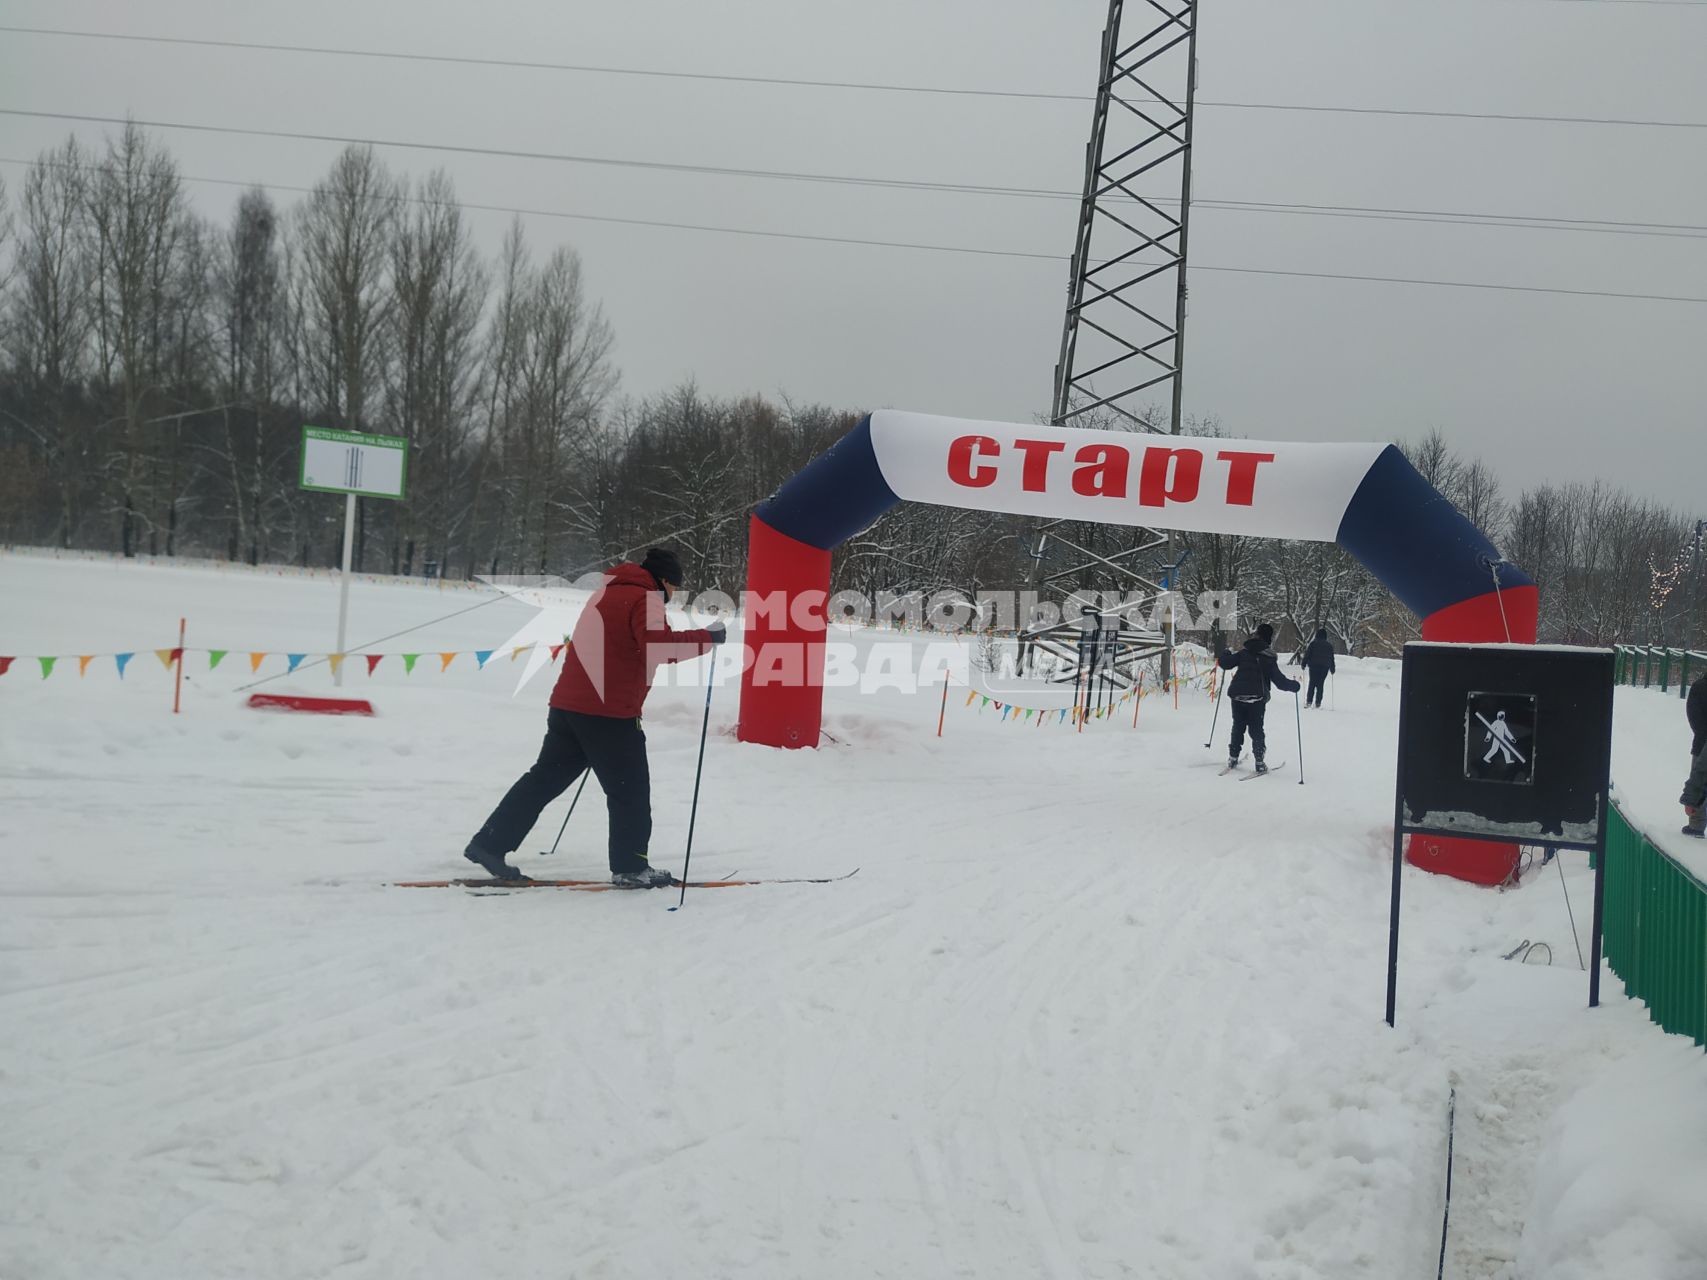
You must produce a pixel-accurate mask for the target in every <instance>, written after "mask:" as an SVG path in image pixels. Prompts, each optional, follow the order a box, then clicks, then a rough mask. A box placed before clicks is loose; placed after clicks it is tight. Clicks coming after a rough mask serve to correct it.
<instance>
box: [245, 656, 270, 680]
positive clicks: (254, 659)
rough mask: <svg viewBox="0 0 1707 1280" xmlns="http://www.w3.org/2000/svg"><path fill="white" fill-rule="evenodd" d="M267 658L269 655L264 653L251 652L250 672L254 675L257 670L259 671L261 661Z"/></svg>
mask: <svg viewBox="0 0 1707 1280" xmlns="http://www.w3.org/2000/svg"><path fill="white" fill-rule="evenodd" d="M266 658H267V655H266V654H264V653H251V654H250V655H249V674H250V675H254V674H255V672H257V671H259V670H260V669H261V663H263V662H264V661H266Z"/></svg>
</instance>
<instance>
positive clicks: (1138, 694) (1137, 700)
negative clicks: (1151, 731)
mask: <svg viewBox="0 0 1707 1280" xmlns="http://www.w3.org/2000/svg"><path fill="white" fill-rule="evenodd" d="M1143 705H1144V673H1143V672H1142V671H1140V672H1139V673H1138V683H1137V684H1135V685H1133V686H1132V727H1133V728H1134V729H1136V728H1137V727H1138V708H1139V707H1141V706H1143Z"/></svg>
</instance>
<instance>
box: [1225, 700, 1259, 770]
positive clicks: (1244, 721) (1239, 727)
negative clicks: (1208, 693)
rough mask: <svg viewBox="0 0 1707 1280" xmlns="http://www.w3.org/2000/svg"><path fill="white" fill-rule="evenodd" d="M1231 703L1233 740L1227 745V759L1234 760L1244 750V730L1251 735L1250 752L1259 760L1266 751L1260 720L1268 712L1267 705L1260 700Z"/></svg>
mask: <svg viewBox="0 0 1707 1280" xmlns="http://www.w3.org/2000/svg"><path fill="white" fill-rule="evenodd" d="M1232 702H1233V740H1232V741H1231V742H1229V743H1228V744H1227V758H1228V759H1229V760H1231V759H1236V758H1237V757H1238V756H1239V755H1240V754H1241V753H1243V751H1244V749H1245V730H1247V729H1249V730H1250V733H1251V751H1252V753H1253V754H1254V755H1255V756H1256V758H1257V759H1258V760H1261V759H1262V758H1263V756H1264V754H1266V752H1267V750H1268V740H1267V738H1266V737H1264V735H1263V728H1262V718H1263V715H1264V713H1265V712H1267V710H1268V703H1266V702H1264V701H1262V700H1261V699H1260V698H1259V699H1258V700H1257V701H1255V702H1244V701H1241V700H1240V699H1238V698H1234V699H1233V700H1232Z"/></svg>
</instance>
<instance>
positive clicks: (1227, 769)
mask: <svg viewBox="0 0 1707 1280" xmlns="http://www.w3.org/2000/svg"><path fill="white" fill-rule="evenodd" d="M1285 767H1286V761H1284V760H1276V761H1275V762H1274V763H1273V764H1271V765H1269V767H1268V769H1267V770H1266V771H1265V772H1263V773H1258V772H1256V770H1254V769H1253V770H1251V771H1250V772H1249V773H1246V774H1243V775H1242V776H1241V777H1240V778H1239V781H1240V782H1249V781H1250V780H1251V779H1252V778H1266V777H1268V775H1269V774H1271V773H1279V772H1280V771H1281V770H1282V769H1284V768H1285ZM1238 771H1239V766H1238V765H1237V764H1229V765H1224V766H1223V767H1222V769H1221V772H1220V773H1218V774H1216V775H1215V776H1216V777H1218V778H1225V777H1226V776H1227V775H1228V774H1229V773H1237V772H1238Z"/></svg>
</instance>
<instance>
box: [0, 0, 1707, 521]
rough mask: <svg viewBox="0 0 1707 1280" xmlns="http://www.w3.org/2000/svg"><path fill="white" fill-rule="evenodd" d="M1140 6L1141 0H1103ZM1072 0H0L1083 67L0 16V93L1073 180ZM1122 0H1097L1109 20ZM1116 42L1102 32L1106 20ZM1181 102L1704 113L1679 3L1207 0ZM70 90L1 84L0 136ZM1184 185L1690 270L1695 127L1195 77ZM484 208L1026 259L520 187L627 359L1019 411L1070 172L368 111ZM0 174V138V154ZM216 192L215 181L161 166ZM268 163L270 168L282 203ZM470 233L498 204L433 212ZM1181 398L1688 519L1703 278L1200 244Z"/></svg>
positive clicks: (731, 388) (1308, 246)
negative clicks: (1603, 492)
mask: <svg viewBox="0 0 1707 1280" xmlns="http://www.w3.org/2000/svg"><path fill="white" fill-rule="evenodd" d="M1128 7H1129V10H1131V12H1132V13H1133V14H1136V13H1137V12H1138V11H1139V9H1140V6H1139V5H1138V4H1136V3H1133V4H1131V5H1129V6H1128ZM1106 13H1107V5H1106V3H1103V2H1101V0H1052V2H1051V3H1049V4H1039V3H1037V2H1036V0H976V3H974V2H972V0H862V2H861V3H859V4H849V3H837V4H826V3H802V2H801V0H732V2H728V3H718V4H709V3H706V2H705V0H649V3H645V4H630V3H611V2H608V0H606V2H602V3H597V4H594V3H580V2H577V0H570V2H568V3H559V4H542V3H539V2H538V0H529V2H527V3H522V2H521V0H483V2H482V3H479V4H472V3H453V2H451V0H367V2H362V0H338V2H328V0H296V2H295V3H293V4H291V5H277V4H268V5H258V4H250V3H239V2H235V0H221V2H217V3H216V2H213V0H170V3H164V2H162V3H155V4H150V5H137V4H126V3H121V2H119V0H88V2H85V0H0V24H6V25H12V26H40V27H56V28H72V29H78V30H84V31H106V32H127V33H133V34H147V35H167V36H191V37H199V38H205V39H221V40H239V41H258V42H267V43H284V44H309V45H317V46H338V47H343V48H353V49H375V50H386V51H393V52H410V53H427V54H451V55H460V56H478V57H488V58H504V59H524V60H538V61H550V62H562V63H578V64H590V65H597V66H612V67H629V68H639V69H648V70H662V71H690V72H712V73H721V74H730V75H744V76H768V77H797V78H805V79H813V80H844V81H861V82H879V83H888V84H909V85H928V86H937V87H945V88H959V89H979V90H1009V91H1013V90H1018V91H1030V92H1039V93H1058V94H1083V95H1087V100H1083V101H1040V100H1027V99H1003V98H996V97H988V96H945V95H934V94H929V95H927V94H912V93H881V92H873V91H866V90H855V89H830V88H817V87H803V86H786V87H785V86H764V85H754V84H729V83H710V82H705V81H694V80H667V79H658V78H653V77H636V76H618V75H604V74H589V73H567V72H561V71H533V70H518V69H514V68H508V69H493V68H480V67H469V66H446V65H435V64H431V63H422V62H401V61H391V60H376V59H363V58H347V57H331V56H326V55H314V54H310V55H305V54H297V53H283V52H268V51H232V50H216V49H194V48H182V47H172V46H164V45H147V44H134V43H117V42H107V41H95V40H85V39H68V38H64V37H49V36H37V35H22V34H15V33H9V32H0V107H4V108H10V109H22V110H31V111H42V112H61V113H74V114H85V115H96V116H123V115H124V114H126V113H127V112H128V113H130V114H132V115H134V116H136V117H137V118H139V119H143V120H158V121H172V122H178V123H185V124H201V125H226V126H243V127H250V128H259V129H275V130H289V131H297V132H319V133H329V134H338V135H349V136H359V137H364V138H374V139H390V140H395V141H407V142H417V143H439V144H453V145H457V146H470V147H496V148H504V149H510V150H524V151H536V152H553V153H574V154H579V155H586V156H605V157H614V158H631V159H641V160H655V161H667V162H681V163H691V164H705V165H717V166H727V167H733V168H743V169H770V170H789V171H804V172H813V173H831V174H844V175H853V176H860V177H875V178H899V179H913V180H925V181H945V182H954V183H976V184H984V185H1001V186H1018V187H1030V188H1043V189H1051V190H1059V191H1072V192H1076V191H1077V190H1078V188H1079V186H1080V184H1081V182H1082V176H1083V175H1082V168H1083V155H1084V146H1085V141H1086V137H1087V134H1088V128H1089V124H1090V115H1091V109H1090V103H1089V101H1088V95H1089V94H1090V93H1091V92H1092V90H1093V89H1094V83H1095V73H1096V67H1097V59H1098V42H1099V38H1100V33H1101V30H1102V25H1103V21H1104V18H1105V16H1106ZM1132 21H1133V19H1132V18H1130V17H1129V20H1128V25H1129V28H1130V26H1131V23H1132ZM1129 38H1130V37H1129ZM1199 63H1200V67H1201V78H1200V83H1199V95H1200V97H1201V98H1203V99H1205V100H1209V101H1221V102H1234V101H1236V102H1249V103H1295V104H1311V105H1327V106H1356V107H1389V108H1404V109H1411V110H1428V111H1466V112H1485V113H1515V114H1546V115H1568V116H1594V117H1619V118H1633V119H1642V120H1663V121H1691V122H1696V123H1707V3H1703V4H1665V3H1620V2H1617V0H1285V2H1284V3H1282V2H1280V0H1205V3H1204V4H1203V6H1202V17H1201V34H1200V38H1199ZM73 127H75V128H77V129H78V130H79V132H80V133H81V134H82V135H83V136H84V137H85V138H86V139H93V138H95V137H96V136H97V135H98V133H99V132H100V127H99V126H93V125H78V126H73V125H72V124H70V123H68V122H64V121H54V120H40V119H27V118H20V117H16V116H0V156H4V157H6V158H8V159H11V160H17V159H28V158H29V157H32V156H34V155H35V154H36V153H37V152H38V151H39V150H40V149H41V148H43V147H45V146H48V145H50V144H52V143H54V142H56V141H57V140H58V139H60V138H61V137H63V136H64V134H65V133H66V132H68V131H69V130H70V129H72V128H73ZM158 136H159V137H160V138H161V139H163V140H164V141H165V142H166V144H167V145H168V146H169V148H170V149H171V151H172V152H173V153H174V154H175V155H176V157H177V158H178V160H179V162H180V164H181V167H182V170H183V172H184V173H185V174H186V175H188V176H190V177H194V178H217V179H226V180H232V181H255V182H261V183H263V184H267V185H272V186H308V185H310V184H312V183H313V182H314V181H315V180H316V179H317V178H318V177H320V176H321V175H322V174H323V173H324V172H325V170H326V168H327V166H328V164H329V163H330V161H331V160H332V158H333V156H334V155H335V154H336V153H337V151H338V150H339V147H338V145H337V144H335V143H317V142H305V141H296V140H264V139H255V138H240V137H231V136H223V135H220V134H217V133H192V132H179V131H175V130H162V131H159V133H158ZM1196 144H1197V160H1196V168H1195V186H1196V190H1197V193H1198V195H1199V196H1201V197H1202V198H1204V199H1205V200H1240V201H1275V202H1286V203H1297V204H1316V205H1341V206H1373V207H1380V208H1389V209H1411V210H1448V211H1456V212H1465V213H1481V214H1499V215H1516V216H1543V217H1550V218H1569V219H1599V220H1613V221H1620V222H1643V223H1664V224H1677V225H1680V226H1683V227H1694V228H1697V230H1695V231H1693V232H1690V231H1685V232H1682V233H1675V232H1674V233H1673V234H1671V235H1668V236H1653V235H1648V236H1641V235H1627V234H1604V233H1587V232H1580V231H1564V230H1540V229H1511V228H1506V227H1489V226H1446V225H1439V224H1436V223H1428V222H1412V221H1373V220H1351V219H1346V218H1337V217H1321V216H1302V215H1297V214H1282V213H1256V212H1242V211H1223V210H1216V209H1209V208H1204V209H1200V210H1199V211H1198V212H1197V213H1196V214H1194V218H1193V224H1192V242H1191V260H1192V261H1193V262H1194V263H1198V264H1201V265H1202V266H1204V267H1210V266H1219V267H1254V268H1265V269H1271V270H1281V271H1304V272H1325V273H1338V274H1354V275H1383V276H1403V277H1412V278H1425V279H1436V280H1454V281H1481V282H1488V283H1496V284H1505V285H1525V286H1542V287H1550V288H1559V289H1574V290H1591V291H1607V292H1614V293H1641V294H1670V295H1687V296H1692V297H1696V298H1702V297H1707V230H1702V229H1701V228H1703V227H1704V226H1707V129H1703V128H1697V129H1689V128H1662V127H1644V128H1629V127H1614V126H1608V125H1590V124H1553V123H1527V122H1514V121H1490V120H1443V119H1421V118H1413V117H1393V116H1378V115H1331V114H1317V113H1294V112H1279V111H1269V110H1236V109H1229V108H1219V107H1207V106H1205V107H1203V108H1202V109H1201V110H1200V112H1199V119H1198V123H1197V137H1196ZM380 154H381V155H382V157H383V158H384V159H385V160H386V161H387V162H388V163H389V164H391V165H392V166H393V167H394V168H396V169H397V170H399V171H402V172H406V173H411V174H417V175H418V174H424V173H425V172H426V171H427V170H429V169H430V168H432V167H433V166H434V165H442V166H443V167H445V168H446V169H447V170H448V171H449V172H450V174H451V176H452V177H453V178H454V180H455V182H456V185H457V189H458V192H459V194H460V197H461V198H462V199H463V200H465V201H468V202H471V203H476V204H485V205H497V206H507V207H521V208H526V209H531V210H547V211H555V212H559V213H578V214H589V215H600V216H605V217H612V218H629V219H651V220H657V221H666V222H685V223H697V224H705V225H708V226H716V227H733V228H745V229H749V230H759V231H772V232H792V233H801V234H808V235H821V236H841V237H853V238H862V239H877V240H891V241H907V242H911V243H918V244H928V245H963V246H968V247H976V248H981V249H996V250H1009V251H1016V252H1020V253H1030V254H1040V255H1053V256H1052V257H1048V258H1020V257H998V256H977V255H966V254H957V253H948V252H938V251H929V250H919V249H899V248H879V247H869V246H857V245H846V244H824V243H811V242H806V241H798V240H789V239H780V238H757V237H749V236H740V235H729V234H719V233H714V232H705V231H691V230H675V229H663V228H654V227H644V226H635V225H622V224H618V223H606V222H596V221H584V220H574V219H566V218H561V217H549V216H537V215H530V216H529V217H528V218H527V229H528V233H529V235H530V237H531V239H532V241H533V243H534V245H535V246H536V248H539V249H548V248H549V247H551V246H553V245H556V244H559V243H566V244H570V245H573V246H574V247H575V248H576V249H577V250H579V251H580V253H581V255H582V258H583V260H584V263H585V267H586V277H587V281H588V284H589V287H590V290H591V292H592V293H593V294H594V296H596V297H597V298H599V299H601V300H602V301H603V303H604V306H605V308H606V312H607V314H608V315H609V317H610V319H611V320H612V322H613V324H614V326H615V330H616V335H617V347H616V358H617V362H618V364H619V366H620V368H621V371H622V375H623V389H624V391H625V392H627V393H628V394H632V395H637V396H638V395H648V394H653V393H657V392H661V391H665V390H667V389H669V388H670V387H672V386H674V385H676V384H678V383H679V382H681V381H683V380H685V379H690V378H691V379H693V380H694V381H696V382H697V383H698V385H699V387H700V388H701V389H702V390H703V391H705V392H707V393H711V394H715V395H720V396H723V395H737V394H742V393H746V392H754V391H756V392H762V393H765V394H769V395H776V394H779V393H780V394H787V395H789V396H790V397H792V398H794V399H796V400H798V401H807V402H823V403H828V404H831V405H834V406H836V407H840V408H848V409H857V410H865V409H873V408H880V407H884V406H893V407H897V408H908V409H915V410H920V411H924V412H932V413H945V414H955V415H962V416H967V417H986V418H997V419H1008V420H1015V421H1028V420H1031V419H1033V418H1034V417H1035V416H1036V415H1039V414H1043V413H1046V412H1047V410H1048V408H1049V401H1050V394H1051V376H1052V370H1053V366H1054V362H1055V357H1056V352H1057V348H1058V345H1059V341H1060V329H1061V312H1062V306H1063V303H1064V299H1065V290H1066V284H1067V263H1066V257H1067V255H1068V254H1069V253H1070V251H1071V249H1072V238H1073V229H1074V220H1075V217H1076V203H1075V201H1074V200H1070V199H1063V200H1023V199H1014V198H1008V197H990V196H979V195H968V194H960V193H943V192H916V191H895V190H880V189H876V188H872V187H862V186H848V185H828V184H821V183H804V182H792V181H771V180H761V179H755V178H747V177H732V176H711V175H690V174H681V173H668V172H658V171H646V170H630V169H620V168H611V167H605V166H589V165H582V164H569V163H562V162H556V161H545V160H530V159H518V158H500V157H493V156H481V155H468V154H457V153H452V152H442V153H441V152H433V151H423V150H401V149H389V148H382V149H381V151H380ZM0 173H3V174H4V175H5V176H6V179H7V182H8V185H9V186H11V187H12V188H13V189H14V190H16V187H17V183H18V180H19V178H20V177H21V173H22V171H21V169H20V168H19V167H18V166H17V165H15V164H7V165H4V166H0ZM189 190H190V191H191V194H192V197H193V199H194V200H195V201H196V202H197V204H198V205H199V207H201V208H202V209H203V210H204V211H205V212H207V213H208V214H209V215H211V216H214V217H218V218H220V219H223V218H225V217H226V216H227V215H228V214H229V212H230V209H231V207H232V205H233V204H234V202H235V199H236V196H237V189H236V188H234V187H230V186H219V185H207V184H201V183H191V184H190V187H189ZM296 198H297V197H295V196H294V195H291V194H289V193H281V195H280V199H281V201H282V202H284V203H292V202H294V200H295V199H296ZM471 217H472V219H473V225H474V227H475V229H476V233H477V235H478V237H479V239H480V241H481V243H482V245H483V246H485V247H486V248H488V249H489V250H490V249H495V248H496V246H497V243H498V241H499V239H500V237H501V235H502V233H503V230H504V227H505V224H506V223H507V221H508V215H507V214H503V213H497V212H477V213H474V214H472V215H471ZM1191 290H1192V292H1191V298H1192V302H1191V312H1190V320H1189V324H1188V330H1187V335H1188V356H1187V374H1186V384H1185V385H1186V411H1187V413H1188V414H1191V415H1194V416H1214V417H1217V418H1219V419H1220V420H1221V421H1222V423H1223V425H1224V426H1225V428H1226V429H1227V430H1229V431H1231V432H1233V433H1236V434H1240V435H1248V436H1255V437H1259V438H1263V437H1267V438H1273V439H1296V440H1394V439H1401V438H1411V437H1415V436H1418V435H1420V434H1422V433H1423V432H1425V431H1427V430H1428V429H1430V428H1431V427H1436V426H1438V427H1439V428H1441V430H1443V431H1444V432H1445V433H1446V435H1447V437H1448V438H1449V439H1450V440H1451V441H1452V442H1453V443H1454V444H1455V445H1457V446H1458V447H1460V448H1461V449H1463V450H1465V451H1467V452H1470V453H1475V454H1479V455H1480V456H1482V457H1483V458H1485V459H1486V460H1487V461H1489V462H1490V463H1491V464H1493V465H1494V466H1495V467H1496V468H1497V470H1498V472H1499V473H1500V475H1501V477H1502V478H1503V479H1504V480H1505V482H1506V485H1507V487H1508V489H1516V488H1519V487H1522V486H1524V485H1527V484H1534V483H1538V482H1541V481H1546V480H1551V481H1566V480H1588V479H1593V478H1595V477H1605V478H1607V479H1609V480H1612V481H1614V482H1616V483H1619V484H1621V485H1624V486H1626V487H1628V488H1630V489H1632V490H1634V491H1636V492H1638V493H1641V494H1643V495H1646V496H1651V497H1654V498H1656V499H1660V500H1662V501H1665V502H1667V503H1669V504H1672V505H1674V506H1677V507H1679V508H1682V509H1686V510H1687V511H1688V512H1689V513H1690V514H1692V515H1697V516H1700V515H1707V493H1704V489H1707V481H1704V476H1707V305H1702V304H1700V303H1682V302H1656V301H1640V300H1628V299H1612V298H1597V297H1569V296H1560V295H1552V294H1544V293H1520V292H1494V291H1487V290H1479V289H1446V288H1427V287H1418V286H1411V285H1397V284H1372V283H1362V282H1353V281H1340V280H1325V279H1307V278H1295V277H1286V276H1262V275H1241V274H1223V273H1220V272H1212V271H1208V270H1201V271H1197V272H1195V273H1194V274H1193V276H1192V280H1191Z"/></svg>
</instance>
